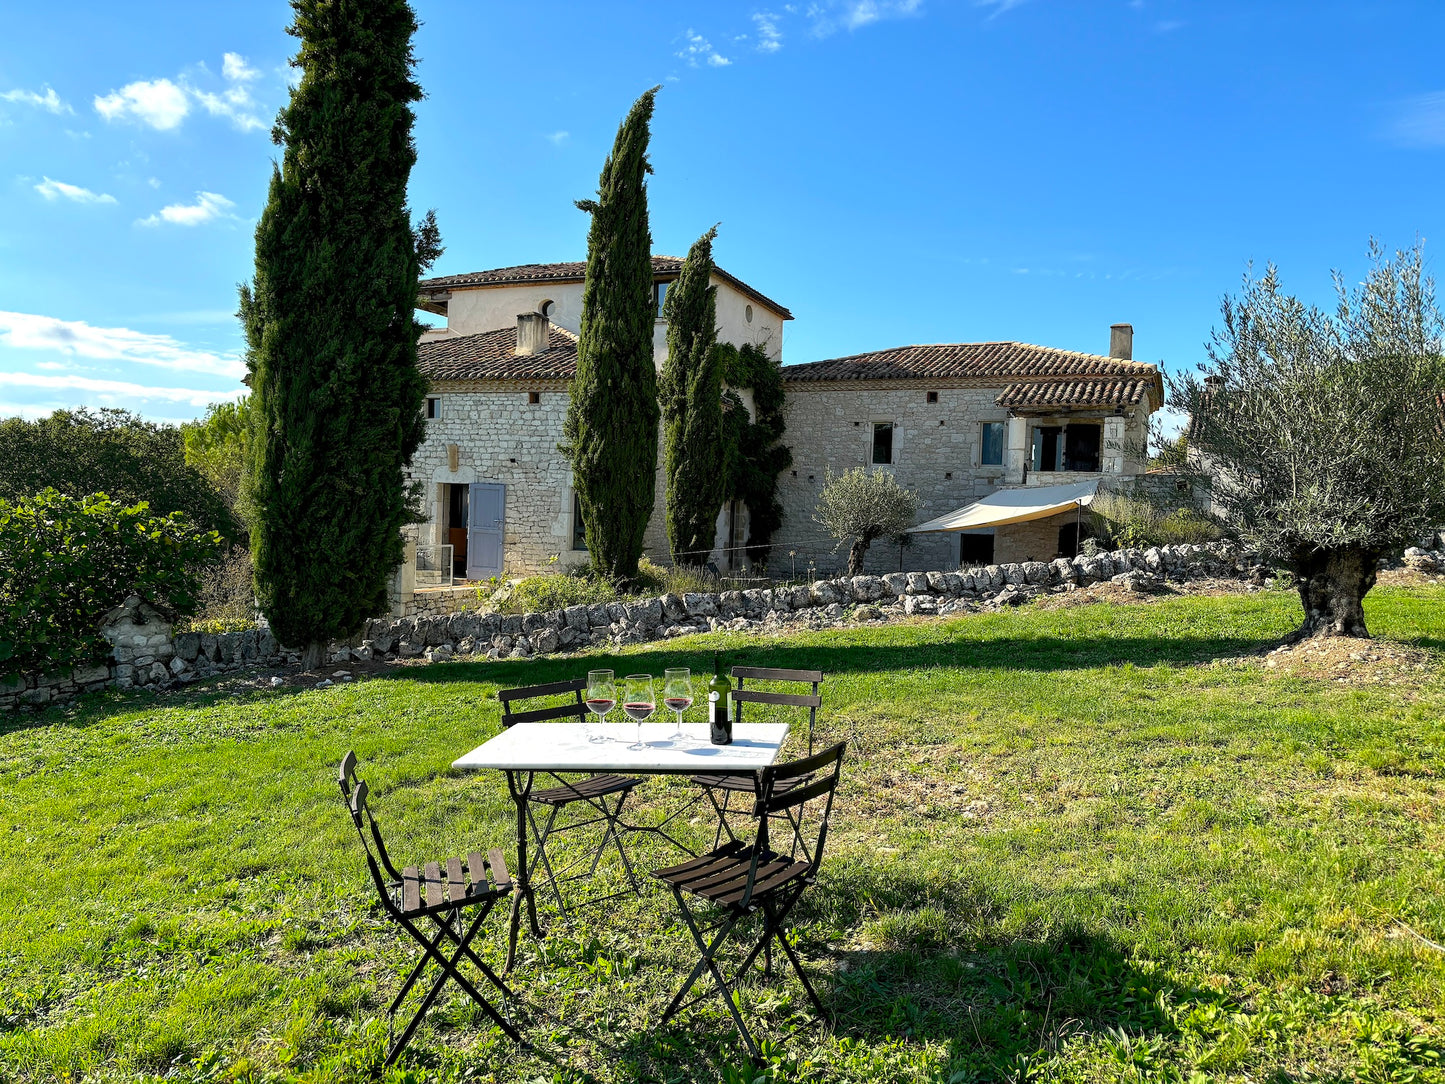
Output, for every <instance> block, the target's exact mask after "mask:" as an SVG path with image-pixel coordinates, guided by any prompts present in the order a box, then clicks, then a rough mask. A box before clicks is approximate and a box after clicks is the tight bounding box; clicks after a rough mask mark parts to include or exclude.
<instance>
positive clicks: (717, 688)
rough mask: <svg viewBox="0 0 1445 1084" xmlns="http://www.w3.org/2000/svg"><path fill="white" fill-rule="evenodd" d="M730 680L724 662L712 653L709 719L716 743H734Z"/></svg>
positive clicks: (708, 701) (708, 689)
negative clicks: (723, 666) (726, 675)
mask: <svg viewBox="0 0 1445 1084" xmlns="http://www.w3.org/2000/svg"><path fill="white" fill-rule="evenodd" d="M732 687H733V686H732V682H730V681H729V680H728V679H727V678H726V677H725V676H724V675H723V672H722V664H721V663H720V662H719V661H718V656H717V652H716V651H714V652H713V654H712V680H711V681H709V682H708V683H707V706H708V719H709V720H710V722H711V724H712V725H711V727H710V731H711V737H712V743H713V744H714V745H731V744H732V743H733V720H732V715H731V709H730V708H729V706H728V701H729V700H730V697H729V696H728V694H729V693H730V692H732Z"/></svg>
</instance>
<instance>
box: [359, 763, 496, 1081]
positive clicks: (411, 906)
mask: <svg viewBox="0 0 1445 1084" xmlns="http://www.w3.org/2000/svg"><path fill="white" fill-rule="evenodd" d="M336 780H337V783H338V784H339V786H340V787H341V796H342V798H343V799H344V800H345V802H346V807H347V811H348V812H349V813H350V814H351V822H352V824H353V825H354V826H355V828H356V833H357V835H358V836H359V837H360V839H361V845H362V849H363V850H365V852H366V865H367V869H368V870H370V872H371V879H372V883H373V884H374V885H375V887H376V892H377V896H378V898H379V899H380V901H381V906H382V910H384V911H385V912H386V913H387V915H389V916H390V917H391V918H392V919H393V920H394V921H395V922H396V923H397V924H398V925H399V926H401V928H402V929H404V930H405V931H406V932H407V933H408V934H410V935H411V937H412V938H413V939H414V940H415V941H416V942H417V944H419V945H420V946H421V948H422V956H421V958H420V959H419V960H417V962H416V964H415V965H414V966H413V967H412V969H411V972H410V974H408V975H407V977H406V979H405V981H403V982H402V984H401V989H400V991H398V993H397V995H396V997H395V998H394V999H393V1000H392V1002H391V1006H390V1007H389V1008H388V1009H387V1010H386V1016H387V1024H388V1027H389V1037H390V1041H389V1043H388V1046H387V1051H386V1064H387V1065H388V1066H390V1065H392V1064H394V1063H395V1061H396V1059H397V1058H398V1057H399V1056H400V1055H401V1052H402V1050H403V1049H405V1047H406V1044H407V1043H408V1042H410V1041H411V1037H412V1035H413V1034H414V1033H415V1032H416V1029H417V1026H418V1025H419V1024H420V1023H421V1021H422V1018H423V1017H424V1016H425V1015H426V1012H427V1010H428V1009H429V1008H431V1006H432V1004H433V1002H435V1001H436V998H437V995H438V994H439V993H440V992H441V989H442V986H443V985H445V983H446V981H447V980H448V979H451V980H452V981H454V982H455V983H456V984H457V985H458V986H460V987H461V988H462V989H463V990H465V991H466V993H467V995H468V996H469V997H470V998H471V999H472V1000H473V1001H475V1002H476V1003H477V1005H478V1006H480V1007H481V1009H482V1011H483V1012H485V1013H486V1014H487V1016H489V1017H490V1018H491V1020H492V1021H493V1022H494V1023H495V1024H496V1025H497V1026H498V1027H499V1028H501V1029H502V1031H504V1032H505V1033H506V1034H507V1035H508V1036H509V1037H510V1038H511V1039H512V1040H513V1041H514V1042H518V1043H520V1042H521V1041H522V1037H521V1035H520V1034H519V1033H518V1032H517V1029H516V1028H515V1027H513V1026H512V1025H511V1023H509V1022H508V1021H507V1020H506V1018H505V1017H503V1016H502V1014H501V1013H499V1012H498V1011H497V1009H496V1008H495V1007H494V1006H493V1005H492V1004H491V1002H489V1001H488V1000H487V999H486V998H485V997H484V996H483V995H482V993H481V991H480V990H478V989H477V987H476V985H475V984H473V983H472V981H471V980H470V979H468V978H467V976H466V975H465V974H463V973H462V972H461V971H460V970H459V965H460V963H461V962H462V960H463V959H466V960H467V961H469V962H470V963H471V964H472V965H473V966H475V967H476V968H477V969H478V970H479V971H480V972H481V973H482V976H483V977H484V978H485V979H486V980H487V981H488V982H490V983H491V984H492V985H493V986H495V987H496V988H497V989H498V990H499V991H501V994H502V996H503V997H506V998H511V997H512V996H513V995H512V992H511V991H510V990H509V989H507V986H506V984H505V983H503V982H502V980H501V979H500V978H499V977H498V976H497V973H496V972H495V971H493V970H492V969H491V968H490V967H489V966H488V965H487V963H486V961H484V960H483V959H482V958H481V957H480V956H478V955H477V953H476V951H475V950H474V949H473V948H472V941H473V939H474V938H475V937H476V936H477V933H478V932H479V931H480V930H481V928H482V923H483V922H485V921H486V918H487V916H488V915H489V914H490V913H491V911H492V908H493V907H495V906H496V904H497V902H498V901H499V900H502V899H505V898H507V897H508V896H510V895H511V894H512V890H513V887H514V885H513V881H512V875H511V873H510V872H509V871H508V870H507V862H506V859H505V858H504V857H503V856H502V852H501V851H499V850H495V849H493V850H488V851H487V852H485V854H484V853H483V852H482V851H472V852H470V853H469V854H468V855H467V856H466V859H465V860H463V859H461V858H459V857H453V858H448V859H446V860H444V861H439V862H426V863H423V864H422V865H421V866H406V867H404V868H403V869H400V870H398V869H397V868H396V866H395V864H394V863H393V862H392V860H391V855H390V854H388V853H387V850H386V843H385V841H384V840H383V839H382V837H381V829H380V827H378V825H377V823H376V818H375V817H374V816H372V813H371V807H370V806H369V805H368V804H367V798H368V789H367V785H366V783H365V781H364V780H362V779H360V778H358V777H357V774H356V754H355V753H347V754H346V756H345V757H343V758H342V761H341V766H340V768H339V769H338V770H337V773H336ZM469 908H470V909H473V910H474V912H475V916H474V917H473V918H472V920H471V922H470V923H464V922H463V914H464V912H466V911H467V910H468V909H469ZM420 919H425V920H427V921H428V922H430V923H431V924H432V926H433V927H434V929H435V932H434V933H433V934H432V935H431V936H427V934H426V933H425V932H423V930H422V929H421V928H419V927H418V926H417V920H420ZM443 942H446V943H447V947H448V948H450V949H451V953H450V955H447V954H446V952H444V951H443V948H442V944H443ZM429 964H430V965H435V966H436V967H437V968H438V969H439V973H438V974H437V976H436V977H435V979H434V980H433V981H432V984H431V985H430V986H429V987H428V988H427V991H426V993H425V994H424V995H423V997H422V999H421V1003H420V1005H419V1006H418V1007H417V1009H416V1011H415V1012H414V1013H413V1014H412V1016H411V1019H410V1020H409V1021H408V1022H407V1024H406V1026H405V1028H404V1029H403V1030H402V1033H401V1036H400V1037H397V1035H396V1014H397V1010H398V1009H400V1008H401V1005H402V1003H403V1002H404V1001H405V1000H406V996H407V994H409V993H410V992H411V989H412V987H413V986H414V985H415V984H416V981H417V979H419V978H420V977H421V975H422V973H423V972H424V971H425V970H426V969H427V966H428V965H429Z"/></svg>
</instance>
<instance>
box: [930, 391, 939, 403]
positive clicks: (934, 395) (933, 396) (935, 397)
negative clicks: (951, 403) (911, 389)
mask: <svg viewBox="0 0 1445 1084" xmlns="http://www.w3.org/2000/svg"><path fill="white" fill-rule="evenodd" d="M928 401H929V402H930V403H936V402H938V392H936V391H931V392H929V393H928Z"/></svg>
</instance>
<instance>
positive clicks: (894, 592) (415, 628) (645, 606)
mask: <svg viewBox="0 0 1445 1084" xmlns="http://www.w3.org/2000/svg"><path fill="white" fill-rule="evenodd" d="M1258 567H1259V565H1258V562H1257V561H1256V560H1254V559H1253V558H1251V557H1248V556H1246V555H1245V554H1243V553H1242V552H1241V551H1240V550H1239V549H1238V547H1236V546H1234V545H1232V544H1230V543H1225V542H1219V543H1211V544H1209V545H1206V546H1161V547H1158V548H1152V549H1147V550H1145V549H1127V550H1116V551H1115V552H1113V553H1102V554H1098V555H1097V556H1083V555H1081V556H1079V557H1076V558H1074V559H1073V560H1065V559H1062V558H1060V559H1059V560H1055V561H1027V562H1024V563H1022V564H1006V565H988V566H986V567H981V568H970V569H961V570H959V571H958V572H890V573H888V574H887V575H883V576H854V577H852V578H843V579H836V580H819V581H817V582H815V583H811V584H800V585H796V586H790V587H775V588H757V589H754V590H748V591H723V592H721V593H719V594H711V593H691V592H689V593H688V594H685V595H662V596H660V597H658V598H649V599H640V600H636V601H631V602H611V603H599V604H595V605H591V606H570V607H568V608H567V609H565V610H553V611H551V612H549V613H529V614H478V613H457V614H446V615H438V616H434V617H412V618H401V619H399V620H392V619H379V620H375V621H372V622H369V623H368V625H367V627H366V629H365V630H364V632H363V634H362V636H363V639H362V641H361V644H360V647H359V648H356V649H354V654H355V655H356V656H357V657H360V658H374V657H378V656H383V655H386V656H391V655H394V656H396V657H398V658H403V659H408V658H425V659H427V660H429V661H441V660H445V659H450V658H454V657H456V656H458V655H470V656H485V657H487V658H491V659H505V658H529V657H531V656H533V655H548V654H552V653H553V652H556V651H567V650H577V649H580V648H584V647H593V646H601V645H604V644H613V645H626V644H639V643H643V642H646V641H651V640H668V639H673V638H676V637H679V636H689V635H692V634H694V633H700V632H711V631H715V630H718V629H729V630H733V631H739V632H742V631H750V630H758V629H766V628H767V627H769V626H776V627H781V626H785V625H806V626H809V627H815V628H817V627H824V626H827V625H836V624H842V623H845V622H846V621H849V620H854V621H857V620H878V619H881V618H886V617H891V616H895V615H906V616H913V615H919V614H939V615H944V616H947V615H949V614H953V613H962V612H968V611H970V610H978V609H997V608H999V607H1002V606H1013V605H1018V604H1020V603H1022V602H1025V601H1027V600H1028V599H1030V598H1033V597H1035V596H1037V595H1039V594H1042V593H1045V592H1054V591H1069V590H1077V589H1078V588H1080V587H1085V586H1088V585H1090V584H1094V583H1101V582H1104V581H1110V580H1112V581H1115V582H1118V583H1120V584H1122V585H1123V586H1124V587H1125V588H1126V589H1128V590H1131V591H1141V592H1143V591H1149V590H1153V589H1156V588H1157V587H1159V586H1162V585H1163V584H1164V583H1165V582H1167V581H1169V580H1175V581H1184V580H1190V579H1209V578H1238V577H1242V576H1249V575H1252V574H1257V569H1258ZM341 651H342V652H343V653H342V654H339V655H337V656H336V658H337V660H338V661H345V660H346V659H347V658H349V657H351V655H352V653H353V652H352V651H350V650H348V649H341Z"/></svg>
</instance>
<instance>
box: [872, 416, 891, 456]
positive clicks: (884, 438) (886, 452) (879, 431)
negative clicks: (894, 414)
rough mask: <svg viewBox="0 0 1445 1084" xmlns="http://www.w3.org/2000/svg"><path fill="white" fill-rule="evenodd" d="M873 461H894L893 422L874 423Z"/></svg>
mask: <svg viewBox="0 0 1445 1084" xmlns="http://www.w3.org/2000/svg"><path fill="white" fill-rule="evenodd" d="M873 462H874V463H892V462H893V423H892V422H874V423H873Z"/></svg>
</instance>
